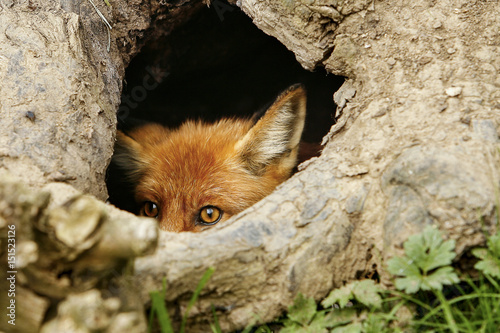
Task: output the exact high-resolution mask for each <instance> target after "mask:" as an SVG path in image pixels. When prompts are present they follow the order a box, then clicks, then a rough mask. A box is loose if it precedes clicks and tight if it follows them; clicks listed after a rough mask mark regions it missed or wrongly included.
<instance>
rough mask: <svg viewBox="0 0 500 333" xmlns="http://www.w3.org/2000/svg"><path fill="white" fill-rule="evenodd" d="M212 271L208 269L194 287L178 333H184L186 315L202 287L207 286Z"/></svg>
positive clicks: (212, 269) (210, 268)
mask: <svg viewBox="0 0 500 333" xmlns="http://www.w3.org/2000/svg"><path fill="white" fill-rule="evenodd" d="M214 271H215V268H213V267H209V268H208V269H207V270H206V271H205V274H203V276H202V277H201V280H200V282H199V283H198V285H197V286H196V289H195V291H194V294H193V296H192V297H191V299H190V300H189V303H188V306H187V308H186V312H185V313H184V317H182V323H181V328H180V330H179V332H180V333H184V332H185V329H186V322H187V318H188V315H189V311H191V308H192V307H193V305H194V303H196V300H198V297H199V296H200V293H201V290H202V289H203V287H204V286H205V284H207V282H208V280H209V279H210V277H211V276H212V274H213V273H214Z"/></svg>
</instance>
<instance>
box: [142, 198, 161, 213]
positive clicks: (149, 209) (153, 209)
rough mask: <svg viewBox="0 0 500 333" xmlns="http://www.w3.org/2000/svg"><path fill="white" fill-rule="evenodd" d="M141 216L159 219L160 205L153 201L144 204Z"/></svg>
mask: <svg viewBox="0 0 500 333" xmlns="http://www.w3.org/2000/svg"><path fill="white" fill-rule="evenodd" d="M141 214H142V215H145V216H149V217H158V205H157V204H155V203H154V202H151V201H145V202H144V203H143V204H142V208H141Z"/></svg>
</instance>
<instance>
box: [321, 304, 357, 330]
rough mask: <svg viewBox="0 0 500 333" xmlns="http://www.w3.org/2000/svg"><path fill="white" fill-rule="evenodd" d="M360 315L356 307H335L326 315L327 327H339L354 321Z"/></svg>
mask: <svg viewBox="0 0 500 333" xmlns="http://www.w3.org/2000/svg"><path fill="white" fill-rule="evenodd" d="M357 317H358V314H357V311H356V309H355V308H353V307H350V308H345V309H333V310H332V311H330V312H329V313H328V314H327V315H326V317H325V326H326V327H337V326H341V325H346V324H349V323H351V322H352V321H354V320H355V319H356V318H357Z"/></svg>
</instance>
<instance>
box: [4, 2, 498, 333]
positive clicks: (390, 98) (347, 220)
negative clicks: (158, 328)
mask: <svg viewBox="0 0 500 333" xmlns="http://www.w3.org/2000/svg"><path fill="white" fill-rule="evenodd" d="M216 1H218V0H216ZM216 1H214V2H212V6H217V5H219V6H220V3H216ZM94 2H95V3H96V5H97V7H98V8H99V9H100V11H101V12H102V13H103V15H104V16H105V17H106V18H107V19H108V20H109V22H110V23H111V25H112V27H113V29H112V30H111V32H110V33H111V35H110V43H109V45H110V49H109V52H108V50H107V48H108V31H107V30H106V26H105V24H104V23H103V22H102V21H101V19H100V18H99V16H98V15H97V13H96V11H95V9H94V7H93V6H92V5H91V3H90V2H89V1H82V2H80V1H76V0H74V1H62V2H61V4H59V2H57V1H44V2H43V3H42V2H40V3H38V2H35V1H32V2H29V3H26V4H25V3H17V2H13V1H11V2H8V3H6V2H5V1H4V2H2V3H1V4H0V45H2V48H1V50H0V73H1V76H2V78H3V82H4V84H3V85H2V86H0V90H1V91H0V94H1V96H2V101H1V103H0V117H1V118H0V129H1V130H0V133H1V134H0V174H2V175H3V177H2V178H0V185H1V186H0V207H1V208H0V229H1V231H2V233H1V237H2V243H1V244H2V245H1V250H0V251H1V252H0V253H1V256H2V260H7V259H8V253H7V247H6V246H5V244H7V239H8V233H7V231H8V228H9V226H11V225H15V228H16V244H17V245H16V251H19V252H16V260H17V269H18V273H17V274H18V275H17V280H16V288H18V290H20V291H19V293H18V294H16V297H17V302H18V304H20V305H19V306H18V307H17V313H16V315H17V319H18V320H19V321H17V322H18V323H21V322H22V323H23V324H22V325H26V326H22V327H21V326H16V327H12V326H9V324H7V323H6V322H5V321H4V320H2V322H1V325H2V326H0V328H1V329H9V330H12V329H14V328H15V329H18V330H17V331H18V332H21V331H36V330H38V329H40V328H41V327H43V329H42V331H45V332H56V331H64V328H63V327H65V325H73V326H72V327H79V328H80V329H82V331H91V330H96V329H99V330H102V331H106V332H113V331H117V332H118V331H127V330H128V331H132V330H133V331H140V330H144V329H145V321H144V316H142V306H139V307H137V306H136V307H134V306H133V304H134V295H135V294H134V288H132V287H131V284H132V285H135V286H138V287H139V289H140V290H139V293H140V295H141V299H142V301H143V303H144V304H148V301H149V292H150V291H152V290H157V289H161V287H162V280H163V278H166V281H167V295H166V298H167V301H168V302H169V309H170V310H171V311H172V313H174V312H175V313H177V314H178V311H177V310H180V311H181V312H182V311H184V309H185V308H186V305H187V302H188V300H189V298H190V295H191V293H192V291H193V290H194V288H195V287H196V285H197V283H198V281H199V279H200V277H201V275H202V274H203V272H204V271H205V270H206V269H207V268H208V267H210V266H212V267H214V268H215V274H214V275H213V277H212V278H211V279H210V281H209V282H208V284H207V286H206V287H205V288H204V289H203V292H202V294H201V296H200V300H199V302H198V303H197V304H196V306H195V308H194V310H192V312H191V313H190V318H189V324H188V325H189V327H190V329H189V331H190V332H206V331H207V330H208V326H207V325H208V323H209V322H211V321H213V318H212V317H211V316H212V315H211V306H210V305H211V304H213V305H214V306H215V307H216V309H217V311H218V313H217V314H218V317H219V319H220V322H221V326H222V328H223V329H224V330H225V331H230V330H235V329H239V328H242V327H244V326H245V325H246V324H248V323H249V322H250V321H252V319H253V318H254V316H255V315H257V316H259V318H260V320H262V321H269V320H272V319H273V318H275V317H276V316H279V315H280V314H281V313H282V311H283V310H285V309H286V308H287V306H289V305H290V304H291V302H292V300H293V298H294V297H295V295H296V294H297V293H298V292H301V293H303V294H306V295H308V296H314V297H316V298H317V299H320V298H321V297H324V296H325V294H326V293H327V292H328V291H329V290H331V289H332V288H333V287H338V286H341V285H342V284H344V283H345V282H347V281H350V280H353V279H357V278H360V277H363V276H365V275H368V274H371V273H373V272H377V273H378V274H379V275H380V277H381V280H382V282H383V283H384V284H386V285H390V283H391V281H390V279H389V276H388V274H387V272H386V271H385V261H386V259H387V258H389V257H390V256H392V255H394V253H396V252H399V251H400V250H401V244H402V242H403V241H404V240H405V239H406V238H407V237H408V236H409V235H411V234H413V233H415V232H418V231H420V230H422V229H423V228H424V227H425V226H426V225H428V224H435V225H437V226H438V227H439V228H440V229H442V230H444V231H446V235H447V237H449V238H453V239H455V240H456V241H457V247H456V251H457V253H458V254H459V255H461V254H463V253H464V252H465V251H467V250H468V249H469V248H470V247H472V246H476V245H479V244H481V243H482V242H484V234H483V230H487V231H493V229H494V228H495V227H496V226H495V221H497V219H498V218H499V217H498V216H497V213H496V210H495V205H496V204H497V199H496V197H497V195H496V193H498V192H497V191H498V187H499V170H500V151H499V148H500V142H499V135H498V133H499V126H500V117H499V116H498V115H499V113H500V89H499V87H500V75H499V74H498V73H499V69H500V56H499V54H500V35H499V32H498V29H497V27H498V26H500V22H499V21H500V8H499V7H498V5H496V3H495V2H482V1H465V0H464V1H458V2H457V1H445V0H443V1H425V0H417V1H404V2H401V1H396V0H389V1H368V0H360V1H330V2H327V1H312V2H307V3H305V2H304V3H296V2H293V1H291V2H290V1H275V0H265V1H253V0H249V1H247V0H242V1H238V2H237V3H236V4H237V5H238V6H239V7H240V8H241V9H242V10H243V11H244V12H245V13H246V14H247V15H248V16H250V17H251V18H252V20H253V22H254V23H255V25H256V26H257V27H259V28H260V29H261V30H263V31H264V32H265V33H267V34H269V35H271V36H274V37H276V38H277V39H278V40H279V41H280V42H281V43H283V44H284V45H285V46H286V47H287V48H288V49H289V50H291V51H292V52H294V54H295V56H296V58H297V60H298V61H299V62H300V63H301V64H302V66H303V67H304V68H307V69H314V68H318V67H325V68H326V69H327V71H328V72H330V73H333V74H336V75H342V76H345V77H347V81H346V82H345V84H344V85H343V87H342V88H341V89H340V90H339V91H338V92H337V93H336V94H335V97H334V98H335V101H336V103H337V105H338V109H337V114H338V119H337V122H336V124H335V125H334V126H333V127H332V129H331V131H330V133H329V134H328V135H327V136H326V137H325V140H324V143H325V147H324V149H323V152H322V154H321V156H320V157H318V158H315V159H313V160H310V161H308V162H306V164H304V165H302V167H300V168H299V170H300V171H299V172H298V173H297V174H295V175H294V176H293V177H292V178H291V179H290V180H289V181H287V182H285V183H284V184H282V185H281V186H280V187H278V189H277V190H276V191H275V192H274V193H273V194H271V195H270V196H268V197H267V198H265V199H264V200H262V201H261V202H259V203H257V204H256V205H254V206H253V207H251V208H249V209H247V210H246V211H244V212H242V213H241V214H239V215H238V216H236V217H235V218H233V219H232V221H231V222H229V223H227V224H224V225H220V226H217V227H215V228H214V229H212V230H209V231H207V232H203V233H201V234H191V233H183V234H172V233H163V232H162V233H160V236H159V240H158V248H157V251H156V252H155V253H154V254H152V255H150V256H147V257H143V258H139V259H136V260H135V270H136V271H135V275H134V277H132V278H131V279H132V280H130V278H129V277H127V275H126V274H124V273H123V270H124V267H126V266H127V264H126V263H127V261H129V260H131V259H132V258H134V257H136V256H139V255H143V254H145V253H148V252H150V251H151V249H152V247H154V245H155V241H156V231H155V229H154V228H153V225H152V223H151V221H149V220H144V219H140V218H136V217H134V216H132V215H130V214H128V213H124V212H120V211H118V210H116V209H113V208H112V207H110V206H109V205H105V204H103V203H100V202H98V200H96V199H95V198H92V197H91V196H87V195H81V194H78V193H77V192H75V191H74V189H77V190H79V191H81V192H84V193H88V194H91V195H94V196H96V197H97V198H99V199H105V198H106V196H107V194H106V187H105V183H104V176H105V170H106V167H107V164H108V163H109V159H110V157H111V154H112V147H113V142H114V135H115V124H116V120H115V119H116V118H115V113H116V111H117V109H118V106H119V103H120V92H121V82H122V80H123V78H124V75H125V70H124V69H125V67H126V66H127V65H128V63H129V62H130V59H131V58H132V57H133V56H134V55H136V54H137V53H138V52H139V51H140V49H141V47H142V46H143V45H144V44H145V43H146V42H148V41H150V40H155V39H156V38H158V37H159V36H163V35H166V34H169V33H170V32H171V31H173V30H174V29H176V28H177V27H178V26H180V25H181V24H183V23H185V22H187V20H188V19H189V18H190V17H191V16H192V15H194V14H195V13H197V12H198V10H199V9H200V8H201V7H202V6H204V5H203V4H202V3H201V2H197V1H186V2H180V3H174V2H173V1H171V2H168V3H165V2H164V1H159V2H156V1H151V2H146V1H135V2H126V1H122V0H117V1H110V3H111V7H107V6H106V5H105V3H104V2H103V1H97V0H94ZM187 24H189V23H187ZM308 112H314V110H308ZM54 182H65V183H68V184H69V185H71V186H72V187H73V188H74V189H72V188H71V187H69V186H62V185H61V184H59V185H58V184H53V183H54ZM22 183H24V184H27V185H28V186H29V187H26V186H24V185H22ZM47 184H48V185H47ZM40 189H43V190H42V191H40ZM47 193H50V194H51V196H49V195H48V194H47ZM51 198H52V199H51ZM89 268H90V269H89ZM4 271H5V272H6V270H4ZM110 272H111V274H110ZM3 274H5V273H3ZM113 275H118V276H125V277H124V278H119V279H118V280H119V282H113V281H114V279H112V277H113ZM2 280H3V281H4V282H3V283H5V279H3V278H2ZM131 282H132V283H131ZM116 285H118V287H114V286H116ZM7 287H8V286H7ZM2 290H4V289H3V288H2ZM110 295H111V296H113V297H111V298H109V297H108V296H110ZM118 296H119V297H118ZM118 298H121V300H120V301H118ZM0 299H1V300H2V308H3V309H6V307H7V305H5V306H4V302H6V301H5V300H6V299H7V302H8V301H9V299H8V298H7V297H6V296H5V295H2V296H1V297H0ZM28 301H29V302H30V303H31V302H33V304H36V305H35V306H33V307H32V308H33V309H34V311H35V315H33V316H31V314H30V313H27V312H26V311H27V310H25V309H26V304H27V303H26V302H28ZM135 303H137V302H135ZM5 304H7V303H5ZM51 304H52V306H54V307H57V310H54V313H57V316H56V317H55V318H53V319H52V320H51V321H49V322H44V320H45V319H44V318H46V317H45V314H46V312H47V311H49V308H50V307H51ZM86 305H89V306H86ZM90 305H92V306H90ZM136 305H137V304H136ZM85 309H86V310H85ZM82 311H88V312H82ZM81 313H83V314H84V315H80V314H81ZM96 314H99V315H100V317H96V316H95V315H96ZM5 317H6V316H5V315H4V318H5ZM28 318H30V319H29V320H28ZM89 318H97V319H95V320H90V319H89ZM98 319H99V320H98ZM68 323H70V324H68ZM134 323H135V324H134ZM134 325H136V326H134Z"/></svg>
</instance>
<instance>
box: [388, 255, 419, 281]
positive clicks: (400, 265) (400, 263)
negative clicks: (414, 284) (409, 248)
mask: <svg viewBox="0 0 500 333" xmlns="http://www.w3.org/2000/svg"><path fill="white" fill-rule="evenodd" d="M387 269H388V270H389V273H391V274H392V275H398V276H412V275H419V274H420V270H419V268H418V266H417V265H416V264H415V262H414V261H413V259H410V258H408V257H406V256H403V257H393V258H391V259H389V260H388V261H387Z"/></svg>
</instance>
